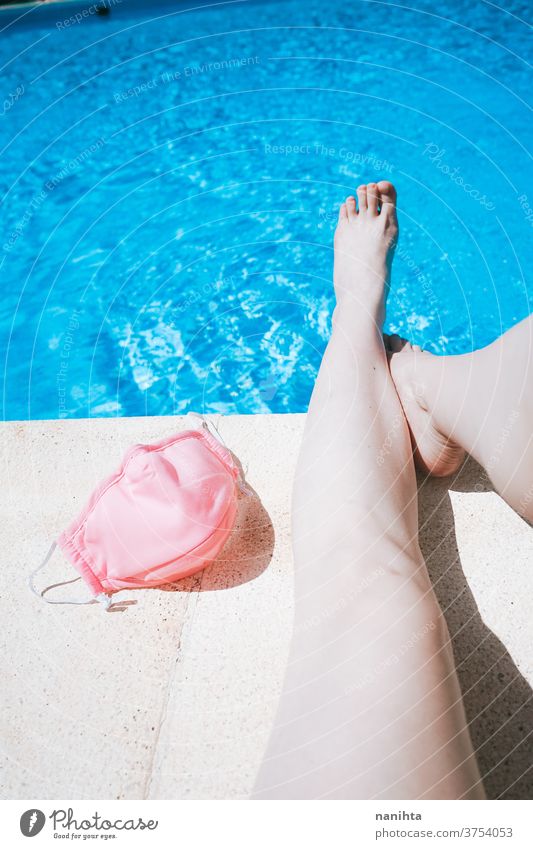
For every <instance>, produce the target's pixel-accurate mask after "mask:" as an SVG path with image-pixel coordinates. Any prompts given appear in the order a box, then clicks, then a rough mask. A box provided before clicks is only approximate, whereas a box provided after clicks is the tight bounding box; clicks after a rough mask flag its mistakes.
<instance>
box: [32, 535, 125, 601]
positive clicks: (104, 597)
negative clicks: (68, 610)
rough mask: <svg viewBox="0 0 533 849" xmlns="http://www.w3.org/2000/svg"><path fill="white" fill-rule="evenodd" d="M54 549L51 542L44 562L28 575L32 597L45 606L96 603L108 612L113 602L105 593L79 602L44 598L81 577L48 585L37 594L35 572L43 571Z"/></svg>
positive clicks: (54, 545)
mask: <svg viewBox="0 0 533 849" xmlns="http://www.w3.org/2000/svg"><path fill="white" fill-rule="evenodd" d="M56 548H57V543H56V542H53V543H52V545H51V546H50V548H49V549H48V553H47V554H46V556H45V558H44V560H42V561H41V563H39V565H38V566H37V568H36V569H34V570H33V572H30V574H29V575H28V586H29V588H30V590H31V591H32V593H33V594H34V595H36V596H37V598H39V599H41V601H45V602H46V603H47V604H94V602H95V601H96V602H100V603H101V604H103V605H104V607H105V609H106V610H109V608H110V607H111V604H112V603H113V602H112V599H111V596H108V595H106V594H105V593H98V595H96V596H94V597H93V598H90V599H88V600H87V601H81V600H75V599H72V600H68V599H61V600H60V599H52V598H45V597H44V596H45V593H47V592H49V590H53V589H55V588H56V587H63V586H65V584H75V583H76V581H80V580H81V577H80V576H79V575H78V577H77V578H72V579H71V580H69V581H60V582H59V583H58V584H50V586H48V587H45V588H44V590H42V592H39V590H37V589H35V586H34V583H33V579H34V577H35V575H36V574H37V572H40V571H41V569H44V567H45V566H46V564H47V563H48V561H49V560H50V558H51V557H52V555H53V553H54V551H55V550H56Z"/></svg>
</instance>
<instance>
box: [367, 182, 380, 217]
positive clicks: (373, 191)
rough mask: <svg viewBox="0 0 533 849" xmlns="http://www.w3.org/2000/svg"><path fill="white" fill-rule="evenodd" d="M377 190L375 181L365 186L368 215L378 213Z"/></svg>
mask: <svg viewBox="0 0 533 849" xmlns="http://www.w3.org/2000/svg"><path fill="white" fill-rule="evenodd" d="M379 198H380V196H379V192H378V187H377V185H376V183H369V184H368V186H367V187H366V202H367V205H368V211H369V213H370V215H377V214H378V203H379Z"/></svg>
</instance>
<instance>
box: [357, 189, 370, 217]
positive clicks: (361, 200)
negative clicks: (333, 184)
mask: <svg viewBox="0 0 533 849" xmlns="http://www.w3.org/2000/svg"><path fill="white" fill-rule="evenodd" d="M357 204H358V206H359V212H366V211H367V209H368V204H367V200H366V186H359V187H358V189H357Z"/></svg>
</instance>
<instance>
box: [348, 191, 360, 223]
mask: <svg viewBox="0 0 533 849" xmlns="http://www.w3.org/2000/svg"><path fill="white" fill-rule="evenodd" d="M346 210H347V212H348V218H349V219H350V220H352V219H354V218H356V216H357V209H356V207H355V198H354V197H352V195H350V197H348V198H346Z"/></svg>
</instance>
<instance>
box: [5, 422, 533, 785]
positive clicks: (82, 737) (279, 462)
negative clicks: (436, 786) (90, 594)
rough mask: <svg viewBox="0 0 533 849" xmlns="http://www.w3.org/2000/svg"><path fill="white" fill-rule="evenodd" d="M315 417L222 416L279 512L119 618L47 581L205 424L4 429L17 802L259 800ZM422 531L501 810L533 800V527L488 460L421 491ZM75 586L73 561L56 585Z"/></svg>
mask: <svg viewBox="0 0 533 849" xmlns="http://www.w3.org/2000/svg"><path fill="white" fill-rule="evenodd" d="M215 420H217V419H216V417H215ZM304 420H305V417H304V416H298V415H294V416H293V415H279V416H234V417H228V418H222V419H220V430H221V433H222V435H223V437H224V439H225V440H226V441H227V443H228V445H229V447H230V448H231V449H232V450H233V451H234V452H235V454H236V455H237V456H238V457H239V458H240V460H241V461H242V463H243V466H244V468H245V470H246V472H247V480H248V482H249V484H250V486H251V487H252V488H253V489H254V490H255V492H256V493H258V494H259V495H260V500H259V499H258V498H254V497H242V498H241V499H240V502H239V513H238V521H237V526H236V529H235V532H234V534H233V535H232V537H231V538H230V540H229V542H228V544H227V546H226V548H225V549H224V552H223V555H222V558H221V560H220V562H218V563H217V564H216V566H213V567H211V568H210V569H208V570H206V571H205V572H204V573H203V574H202V575H200V576H194V577H192V578H189V579H187V580H185V581H182V582H180V583H179V584H176V585H175V586H174V587H172V588H170V589H169V588H166V589H155V590H142V591H136V592H133V593H132V592H131V591H124V592H123V593H120V594H119V596H118V597H119V598H120V597H122V598H124V599H128V600H133V599H134V600H135V601H136V602H137V603H136V604H135V605H133V606H130V607H128V608H127V609H126V610H125V611H124V612H121V613H115V614H107V613H105V612H104V611H103V609H101V608H100V607H99V606H97V605H88V606H72V607H70V606H67V605H65V606H63V605H47V604H44V603H43V602H41V601H40V600H39V599H37V598H36V597H35V596H33V595H32V594H31V593H30V592H29V590H28V587H27V583H26V578H27V574H28V572H29V570H30V569H31V568H33V567H34V566H35V565H37V564H38V563H39V561H40V560H41V558H42V557H43V555H44V554H45V553H46V550H47V548H48V546H49V542H50V540H51V539H53V538H54V536H55V535H57V533H58V532H59V531H60V530H61V529H62V528H63V527H64V526H65V525H66V524H67V522H68V521H69V520H70V519H71V518H72V517H73V516H74V515H76V513H77V512H78V511H79V510H80V509H81V507H82V506H83V504H84V503H85V501H86V499H87V496H88V495H89V493H90V491H91V489H92V488H93V487H94V485H95V484H96V483H97V482H98V481H99V480H100V479H101V478H103V477H105V476H106V475H108V474H109V473H110V472H111V471H113V469H114V468H115V467H116V466H117V465H118V463H119V461H120V458H121V456H122V454H123V453H124V451H125V449H126V448H127V447H128V446H129V445H131V444H132V443H135V442H148V441H154V440H156V439H160V438H162V437H164V436H168V435H170V434H172V433H174V432H176V431H179V430H182V429H185V428H187V427H190V426H191V422H190V420H189V419H186V418H170V417H168V418H167V417H165V418H144V419H143V418H138V419H133V418H132V419H128V418H121V419H92V420H77V421H59V422H57V421H56V422H28V423H17V422H10V423H4V424H3V425H2V426H1V427H2V431H3V433H2V437H3V438H2V451H3V463H2V466H3V487H2V495H1V502H0V511H1V512H0V519H1V528H2V543H1V552H2V568H3V579H4V581H3V586H2V590H1V594H0V609H1V613H2V621H3V623H4V628H3V640H2V676H3V686H2V695H1V705H2V747H1V748H2V772H1V792H2V795H3V796H4V797H6V798H31V797H33V798H41V799H45V798H72V799H76V798H79V799H84V798H89V799H90V798H96V799H106V798H117V799H124V798H127V799H140V798H154V799H171V798H243V797H247V796H248V794H249V792H250V789H251V787H252V784H253V781H254V777H255V774H256V770H257V768H258V765H259V762H260V760H261V756H262V753H263V751H264V748H265V746H266V742H267V738H268V734H269V731H270V728H271V724H272V720H273V716H274V711H275V707H276V702H277V698H278V696H279V692H280V688H281V683H282V677H283V672H284V667H285V663H286V658H287V652H288V646H289V640H290V633H291V627H292V613H293V611H292V587H293V583H292V581H293V576H292V563H291V553H290V521H289V509H290V495H291V484H292V477H293V473H294V465H295V462H296V456H297V451H298V447H299V444H300V440H301V435H302V431H303V424H304ZM420 526H421V540H422V548H423V550H424V554H425V556H426V558H427V560H428V565H429V568H430V571H431V574H432V577H433V580H434V582H435V585H436V590H437V594H438V596H439V599H440V601H441V604H442V605H443V607H444V609H445V611H446V615H447V618H448V622H449V624H450V630H451V632H452V634H453V639H454V651H455V654H456V658H457V662H458V666H459V674H460V678H461V683H462V686H463V691H464V693H465V702H466V706H467V712H468V715H469V718H470V720H471V728H472V734H473V738H474V742H475V745H476V748H477V749H478V754H479V759H480V763H481V767H482V772H483V774H484V776H485V781H486V785H487V788H488V791H489V795H490V796H492V797H494V798H495V797H498V796H502V795H503V796H508V797H510V798H527V797H531V795H532V794H533V769H532V751H533V734H532V731H533V700H532V698H531V696H532V691H531V684H532V683H533V630H532V617H531V615H530V606H531V604H530V599H531V598H532V597H533V570H532V563H533V529H532V528H531V527H530V526H529V525H527V524H526V523H525V522H523V521H522V520H521V519H520V518H519V517H517V516H516V515H515V514H514V513H513V512H512V511H511V510H510V509H509V508H508V507H507V506H506V505H505V504H504V503H503V502H502V501H501V499H500V498H499V497H498V496H497V495H495V493H493V492H492V491H491V488H490V486H488V485H487V482H486V480H485V478H484V476H483V475H482V473H481V471H480V470H479V468H478V467H476V465H475V464H474V463H473V462H471V461H469V462H468V463H467V464H466V466H465V467H464V468H463V470H462V472H461V473H460V475H458V477H457V478H456V479H455V480H452V481H429V482H425V483H424V484H423V485H422V486H421V497H420ZM72 575H73V572H72V569H71V567H70V566H69V565H68V564H67V563H66V562H65V561H64V560H63V558H62V556H61V555H60V554H56V555H55V556H54V557H53V558H52V560H51V561H50V563H49V564H48V565H47V567H46V569H45V571H44V572H43V574H42V576H40V577H39V578H38V585H39V586H40V587H43V586H46V585H47V584H48V583H53V582H54V581H60V580H65V579H66V578H68V577H71V576H72ZM57 592H58V593H60V592H61V593H65V595H66V594H67V592H68V593H69V594H70V595H72V594H75V595H76V594H77V595H78V596H82V595H83V587H82V586H81V585H80V582H78V583H76V584H73V585H71V586H68V587H66V588H62V589H61V590H58V591H57ZM528 735H531V736H528Z"/></svg>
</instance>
